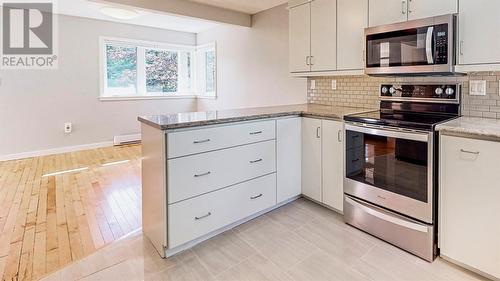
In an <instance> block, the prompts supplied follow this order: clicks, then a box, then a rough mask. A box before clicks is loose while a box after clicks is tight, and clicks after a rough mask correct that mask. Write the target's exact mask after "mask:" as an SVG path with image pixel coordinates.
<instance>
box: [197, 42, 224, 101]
mask: <svg viewBox="0 0 500 281" xmlns="http://www.w3.org/2000/svg"><path fill="white" fill-rule="evenodd" d="M210 50H213V51H214V54H215V62H214V91H210V92H207V91H206V73H204V72H203V74H201V73H200V72H201V70H206V68H205V67H206V62H203V63H201V60H200V55H201V54H205V53H206V52H207V51H210ZM195 56H196V59H195V64H196V66H195V78H196V89H197V91H198V96H199V97H201V98H217V62H218V59H217V42H211V43H207V44H203V45H198V46H196V52H195Z"/></svg>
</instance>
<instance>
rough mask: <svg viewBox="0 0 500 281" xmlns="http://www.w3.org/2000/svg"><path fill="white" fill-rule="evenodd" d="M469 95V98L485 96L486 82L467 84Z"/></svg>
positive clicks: (477, 81)
mask: <svg viewBox="0 0 500 281" xmlns="http://www.w3.org/2000/svg"><path fill="white" fill-rule="evenodd" d="M469 87H470V90H469V95H471V96H486V81H485V80H471V81H470V82H469Z"/></svg>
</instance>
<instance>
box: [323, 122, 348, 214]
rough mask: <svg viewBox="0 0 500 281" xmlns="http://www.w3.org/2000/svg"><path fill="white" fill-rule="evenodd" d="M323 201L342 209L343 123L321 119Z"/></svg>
mask: <svg viewBox="0 0 500 281" xmlns="http://www.w3.org/2000/svg"><path fill="white" fill-rule="evenodd" d="M321 125H322V127H321V129H322V142H321V150H322V155H323V157H322V161H321V163H322V165H321V168H322V171H323V172H322V174H323V176H322V189H323V201H322V202H323V203H324V204H326V205H328V206H330V207H332V208H334V209H337V210H339V211H341V212H342V211H343V203H344V145H343V138H344V123H343V122H338V121H330V120H323V121H322V124H321Z"/></svg>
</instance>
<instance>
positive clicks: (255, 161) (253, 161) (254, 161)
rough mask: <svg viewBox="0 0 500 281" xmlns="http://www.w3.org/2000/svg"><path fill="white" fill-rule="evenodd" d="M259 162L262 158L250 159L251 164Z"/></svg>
mask: <svg viewBox="0 0 500 281" xmlns="http://www.w3.org/2000/svg"><path fill="white" fill-rule="evenodd" d="M258 162H262V158H260V159H257V160H252V161H250V164H254V163H258Z"/></svg>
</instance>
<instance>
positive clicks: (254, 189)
mask: <svg viewBox="0 0 500 281" xmlns="http://www.w3.org/2000/svg"><path fill="white" fill-rule="evenodd" d="M275 204H276V174H271V175H267V176H264V177H260V178H257V179H254V180H251V181H247V182H244V183H241V184H238V185H235V186H232V187H228V188H225V189H221V190H218V191H214V192H211V193H208V194H205V195H202V196H199V197H196V198H192V199H189V200H186V201H182V202H179V203H176V204H173V205H170V206H169V207H168V243H169V245H168V247H169V248H174V247H177V246H179V245H182V244H184V243H187V242H189V241H191V240H194V239H196V238H199V237H201V236H203V235H206V234H209V233H210V232H212V231H215V230H217V229H220V228H222V227H224V226H226V225H229V224H231V223H234V222H236V221H238V220H240V219H243V218H245V217H248V216H250V215H252V214H255V213H257V212H259V211H262V210H265V209H267V208H270V207H272V206H274V205H275Z"/></svg>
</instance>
